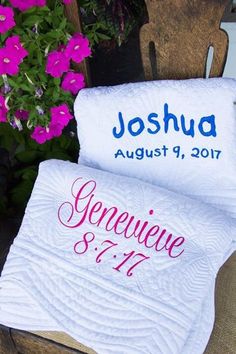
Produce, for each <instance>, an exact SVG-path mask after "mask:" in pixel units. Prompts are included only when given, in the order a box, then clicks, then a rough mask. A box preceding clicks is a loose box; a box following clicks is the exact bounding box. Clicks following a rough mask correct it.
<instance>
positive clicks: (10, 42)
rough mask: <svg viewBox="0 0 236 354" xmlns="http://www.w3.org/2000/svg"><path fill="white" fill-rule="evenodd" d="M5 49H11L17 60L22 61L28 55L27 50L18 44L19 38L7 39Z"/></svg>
mask: <svg viewBox="0 0 236 354" xmlns="http://www.w3.org/2000/svg"><path fill="white" fill-rule="evenodd" d="M6 48H7V49H11V51H12V52H15V54H16V56H17V57H18V58H19V60H22V59H24V58H25V57H27V55H29V53H28V52H27V50H26V49H25V48H24V47H23V46H22V44H21V43H20V37H19V36H12V37H8V38H7V40H6Z"/></svg>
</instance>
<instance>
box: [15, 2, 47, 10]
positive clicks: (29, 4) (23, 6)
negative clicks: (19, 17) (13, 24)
mask: <svg viewBox="0 0 236 354" xmlns="http://www.w3.org/2000/svg"><path fill="white" fill-rule="evenodd" d="M9 1H10V3H11V4H12V6H13V7H16V8H17V9H19V10H20V11H27V10H29V9H30V8H31V7H34V6H40V7H42V6H45V5H46V0H9Z"/></svg>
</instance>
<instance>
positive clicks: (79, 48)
mask: <svg viewBox="0 0 236 354" xmlns="http://www.w3.org/2000/svg"><path fill="white" fill-rule="evenodd" d="M65 54H66V55H67V56H68V58H70V59H72V60H73V61H75V62H76V63H80V62H81V61H82V60H83V59H84V58H86V57H88V56H89V55H91V49H90V48H89V40H88V38H86V37H85V36H83V35H82V34H81V33H76V34H74V36H73V37H72V38H71V39H70V40H69V42H68V44H67V47H66V50H65Z"/></svg>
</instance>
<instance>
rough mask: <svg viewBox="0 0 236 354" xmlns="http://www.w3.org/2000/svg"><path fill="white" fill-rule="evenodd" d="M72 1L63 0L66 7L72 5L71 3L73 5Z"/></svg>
mask: <svg viewBox="0 0 236 354" xmlns="http://www.w3.org/2000/svg"><path fill="white" fill-rule="evenodd" d="M71 1H72V0H63V2H64V4H65V5H68V4H70V3H71Z"/></svg>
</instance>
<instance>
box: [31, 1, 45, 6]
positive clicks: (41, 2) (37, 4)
mask: <svg viewBox="0 0 236 354" xmlns="http://www.w3.org/2000/svg"><path fill="white" fill-rule="evenodd" d="M34 3H35V4H34V6H39V7H44V6H46V0H35V2H34Z"/></svg>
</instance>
